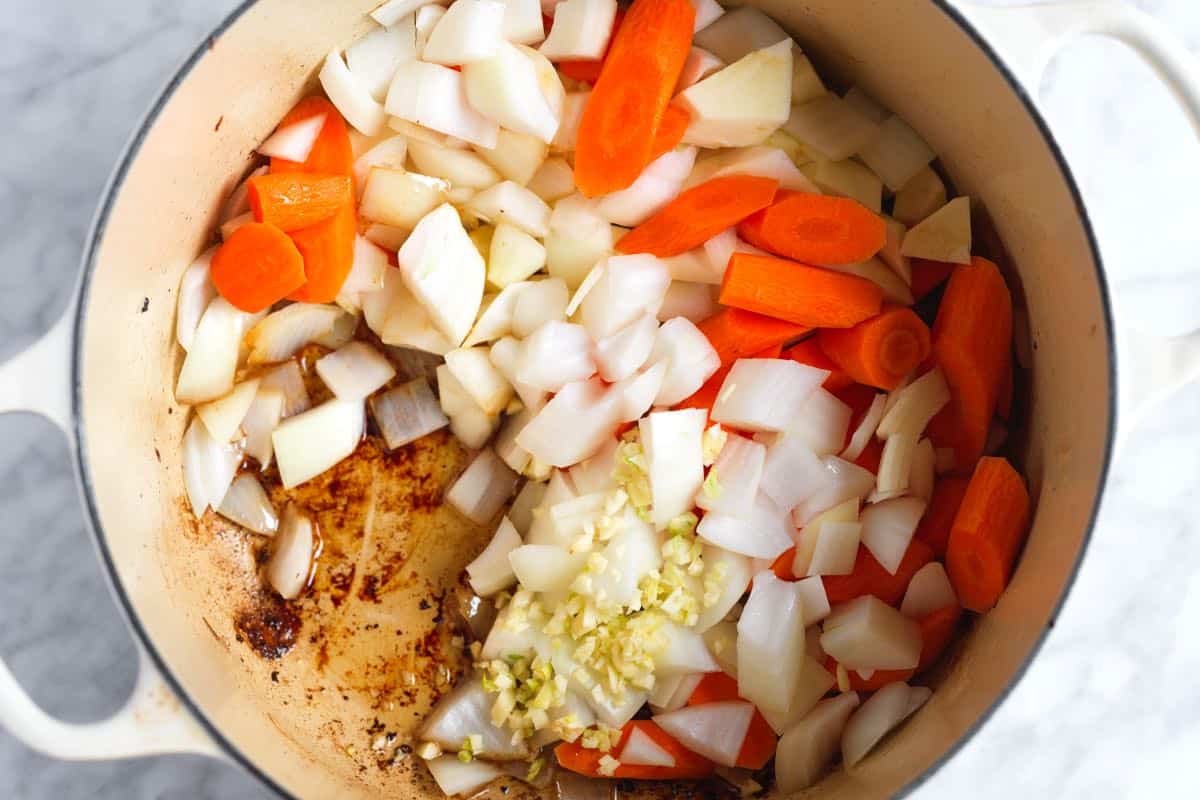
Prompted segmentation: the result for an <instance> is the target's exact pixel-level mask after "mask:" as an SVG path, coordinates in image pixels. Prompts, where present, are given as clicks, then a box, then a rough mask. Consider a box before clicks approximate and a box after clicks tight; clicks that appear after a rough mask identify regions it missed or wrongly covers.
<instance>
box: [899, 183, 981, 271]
mask: <svg viewBox="0 0 1200 800" xmlns="http://www.w3.org/2000/svg"><path fill="white" fill-rule="evenodd" d="M900 252H901V253H902V254H903V255H905V256H908V257H909V258H928V259H932V260H934V261H949V262H951V263H954V264H969V263H970V262H971V201H970V199H969V198H966V197H956V198H954V199H953V200H951V201H950V202H949V203H947V204H946V205H944V206H942V207H941V208H939V209H938V210H937V211H935V212H933V213H932V214H930V215H929V216H928V217H926V218H925V219H923V220H921V221H920V222H919V223H917V224H916V225H915V226H913V227H912V228H911V229H910V230H909V231H908V233H906V234H905V235H904V243H903V244H902V245H901V246H900Z"/></svg>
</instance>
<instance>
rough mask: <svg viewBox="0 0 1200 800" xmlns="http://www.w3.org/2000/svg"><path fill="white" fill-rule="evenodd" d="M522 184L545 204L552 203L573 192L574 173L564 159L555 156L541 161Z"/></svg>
mask: <svg viewBox="0 0 1200 800" xmlns="http://www.w3.org/2000/svg"><path fill="white" fill-rule="evenodd" d="M508 177H510V178H513V176H511V175H510V176H508ZM513 180H516V178H513ZM517 182H518V183H521V181H517ZM524 183H525V186H526V188H528V189H529V191H531V192H533V193H534V194H536V195H537V196H538V197H540V198H542V199H543V200H545V201H546V202H547V203H554V202H556V201H558V200H561V199H562V198H564V197H566V196H567V195H569V194H571V193H573V192H574V191H575V172H574V170H572V169H571V165H570V164H568V163H567V160H566V159H565V158H561V157H558V156H555V157H554V158H549V159H546V160H545V161H543V162H542V164H541V165H540V166H538V168H537V171H536V172H534V173H533V175H532V176H530V177H529V179H528V180H526V181H524Z"/></svg>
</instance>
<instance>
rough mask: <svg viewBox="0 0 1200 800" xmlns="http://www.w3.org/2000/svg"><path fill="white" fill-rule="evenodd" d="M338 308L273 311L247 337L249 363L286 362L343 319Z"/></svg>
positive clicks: (300, 306)
mask: <svg viewBox="0 0 1200 800" xmlns="http://www.w3.org/2000/svg"><path fill="white" fill-rule="evenodd" d="M345 313H346V312H344V311H342V310H341V309H340V308H338V307H337V306H327V305H317V304H314V303H292V304H291V305H288V306H284V307H283V308H281V309H279V310H278V311H274V312H272V313H270V314H268V315H267V317H266V318H265V319H264V320H262V322H259V323H258V324H257V325H255V326H254V327H253V328H251V329H250V331H249V332H248V333H247V334H246V346H247V347H248V348H249V350H250V354H249V355H248V356H247V361H248V362H249V363H250V364H267V363H272V362H276V361H286V360H287V359H289V358H291V357H292V356H294V355H295V354H296V351H298V350H299V349H300V348H301V347H303V346H304V345H306V344H308V343H309V342H312V341H314V340H315V339H316V338H317V337H319V336H323V335H324V334H327V333H329V332H330V331H332V330H333V327H334V324H335V323H337V321H338V318H339V317H342V316H345Z"/></svg>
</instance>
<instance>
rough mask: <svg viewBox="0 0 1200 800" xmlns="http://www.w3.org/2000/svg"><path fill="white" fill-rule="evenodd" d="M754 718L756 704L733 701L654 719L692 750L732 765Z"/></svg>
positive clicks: (679, 711) (720, 762)
mask: <svg viewBox="0 0 1200 800" xmlns="http://www.w3.org/2000/svg"><path fill="white" fill-rule="evenodd" d="M753 718H754V706H753V705H751V704H750V703H745V702H739V701H734V702H724V703H705V704H703V705H698V706H688V707H686V708H681V709H679V710H678V711H669V712H667V713H665V714H659V715H657V716H655V717H654V722H655V723H657V724H658V726H659V727H660V728H662V729H663V730H664V731H666V732H667V733H669V734H671V736H674V737H675V738H676V739H678V740H679V742H680V744H682V745H683V746H684V747H686V748H688V749H689V750H691V751H693V752H695V753H699V754H700V755H702V756H704V757H705V758H707V759H710V760H712V761H715V762H716V763H718V764H722V765H724V766H727V767H732V766H734V765H735V764H736V763H737V757H738V753H739V752H740V751H741V749H742V742H743V741H744V740H745V738H746V731H748V730H749V729H750V721H751V720H752V719H753Z"/></svg>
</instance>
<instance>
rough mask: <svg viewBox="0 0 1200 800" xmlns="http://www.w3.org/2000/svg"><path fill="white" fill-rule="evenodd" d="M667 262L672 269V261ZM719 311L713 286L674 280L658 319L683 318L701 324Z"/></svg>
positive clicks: (664, 299)
mask: <svg viewBox="0 0 1200 800" xmlns="http://www.w3.org/2000/svg"><path fill="white" fill-rule="evenodd" d="M684 255H688V254H686V253H685V254H684ZM665 260H666V261H667V262H668V268H670V261H671V260H670V259H665ZM717 310H718V307H717V298H716V292H715V291H714V289H713V287H712V286H711V285H709V284H707V283H690V282H687V281H680V280H672V281H671V285H670V286H669V287H667V293H666V295H665V296H664V297H663V304H662V308H660V309H659V310H658V318H659V319H660V320H668V319H671V318H672V317H683V318H684V319H686V320H688V321H690V322H694V323H697V324H699V323H701V322H703V321H704V320H706V319H708V318H709V317H711V316H712V315H713V314H715V313H717Z"/></svg>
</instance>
